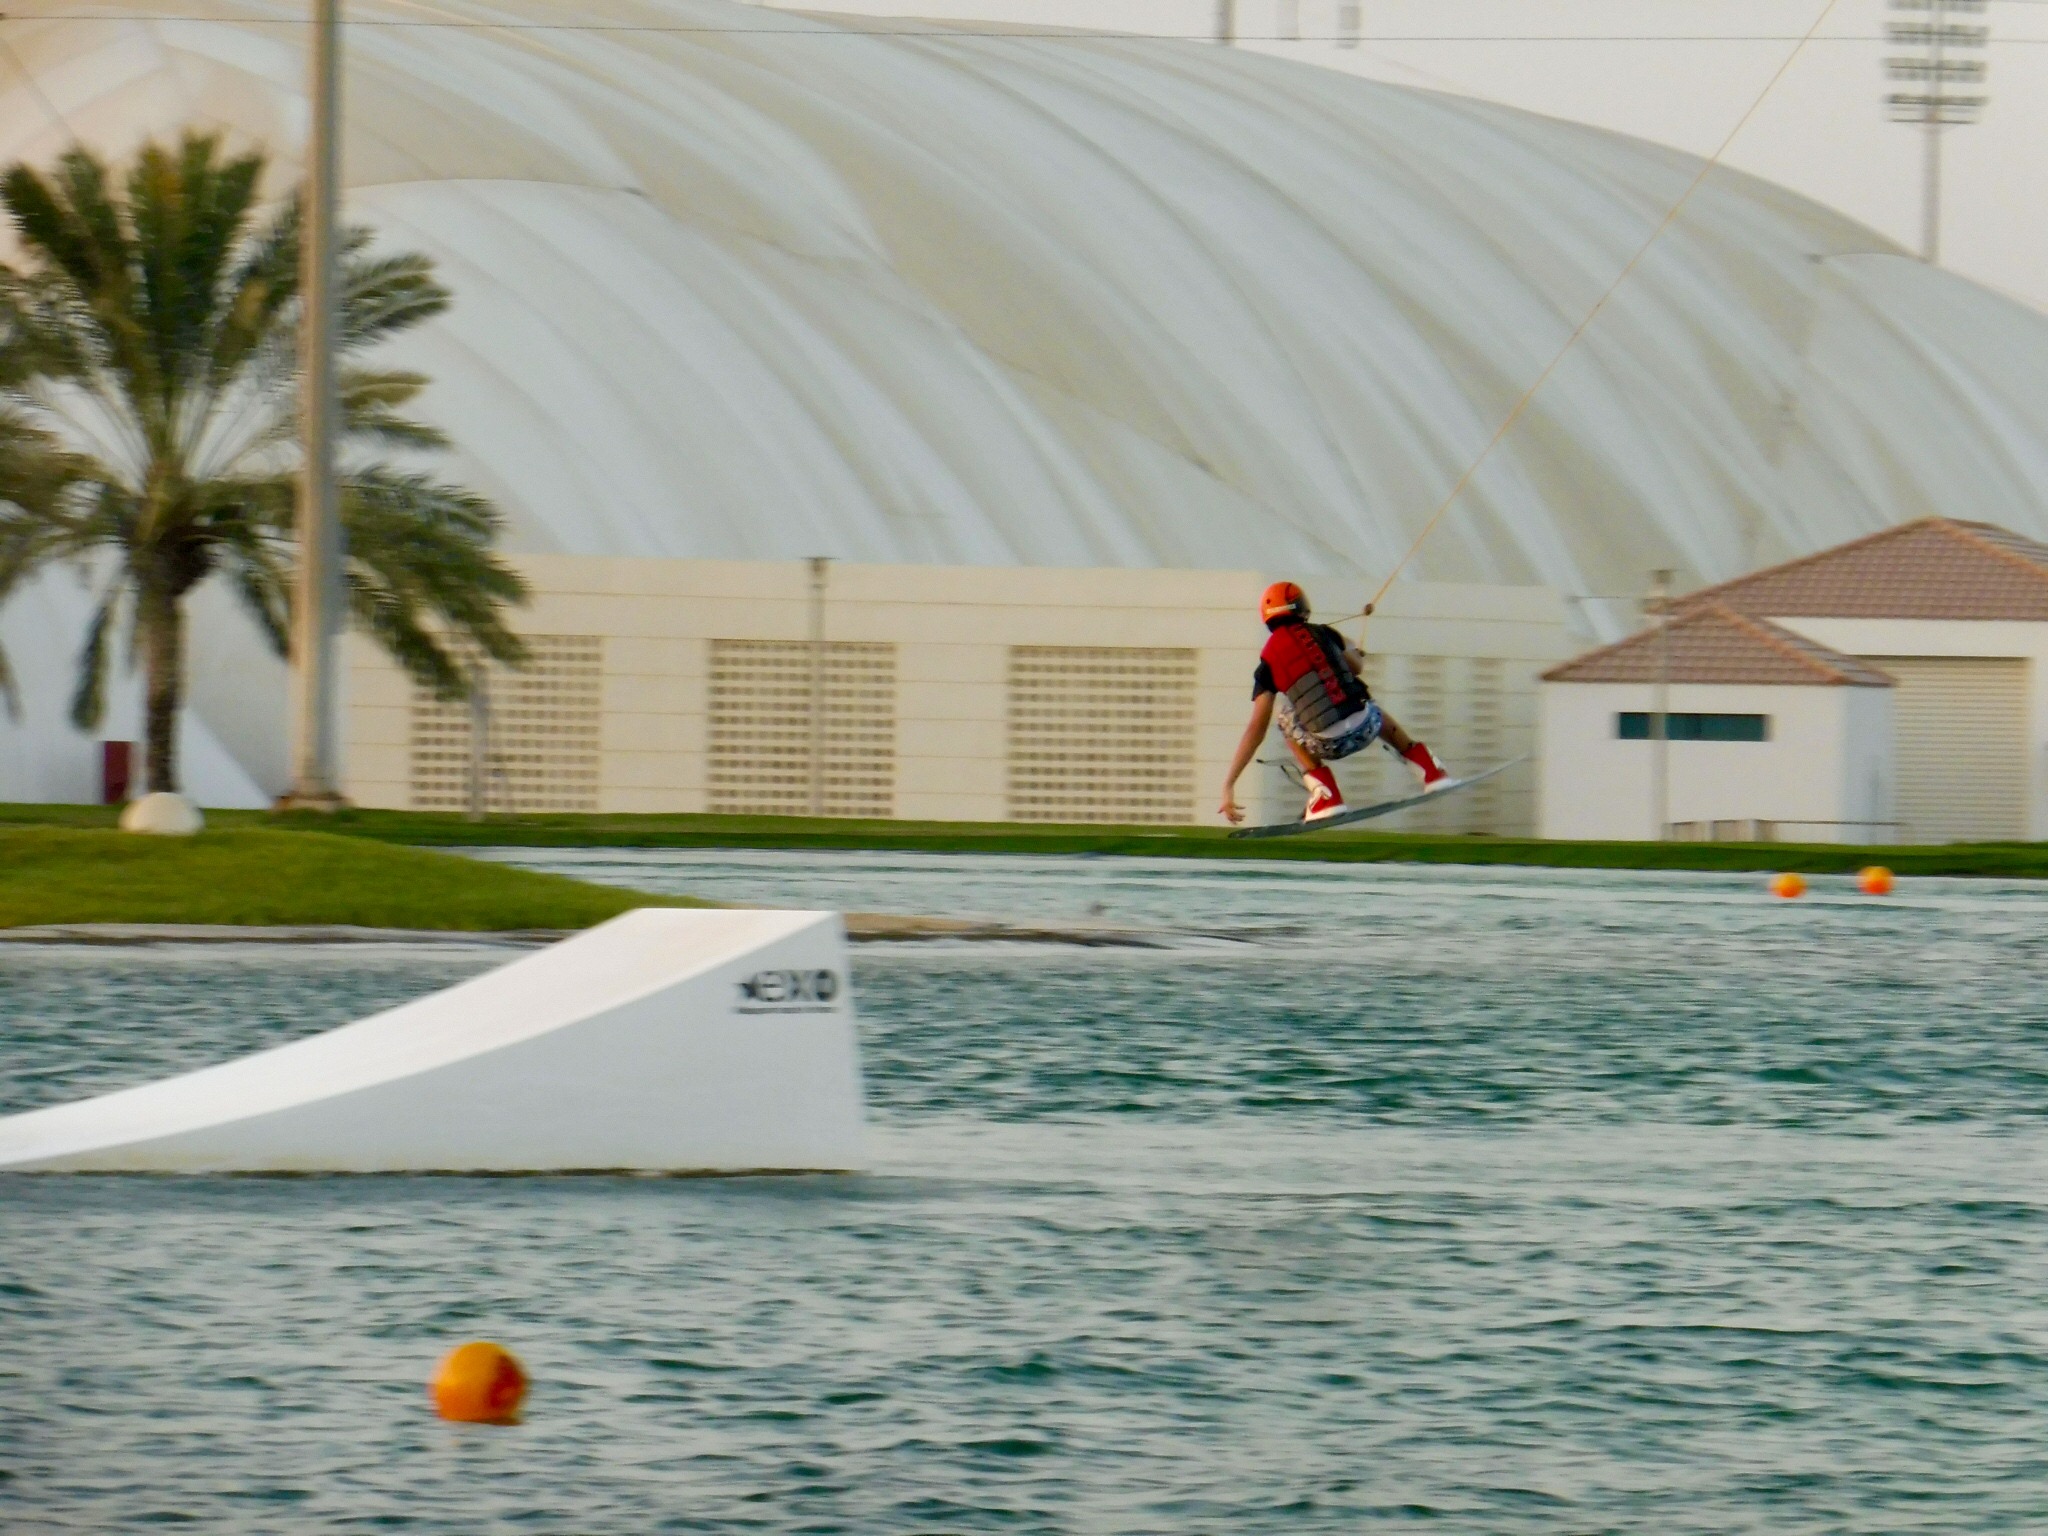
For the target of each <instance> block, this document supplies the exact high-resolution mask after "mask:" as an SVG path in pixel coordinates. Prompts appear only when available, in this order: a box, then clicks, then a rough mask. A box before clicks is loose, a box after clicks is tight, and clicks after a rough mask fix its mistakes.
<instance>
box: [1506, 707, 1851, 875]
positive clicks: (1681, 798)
mask: <svg viewBox="0 0 2048 1536" xmlns="http://www.w3.org/2000/svg"><path fill="white" fill-rule="evenodd" d="M1885 694H1886V690H1884V689H1882V688H1845V687H1756V686H1748V685H1736V684H1697V683H1695V684H1674V685H1673V686H1672V688H1671V696H1670V708H1671V712H1672V713H1673V714H1690V713H1701V714H1761V715H1767V716H1769V717H1770V727H1769V732H1770V739H1769V740H1768V741H1761V742H1742V741H1674V742H1671V743H1669V747H1668V750H1669V752H1670V789H1669V793H1670V807H1671V812H1670V819H1671V821H1672V822H1674V823H1686V822H1714V821H1769V822H1776V823H1778V824H1779V835H1780V836H1782V837H1785V838H1787V839H1792V840H1798V841H1811V842H1834V841H1848V842H1864V841H1869V840H1870V839H1871V838H1872V837H1873V836H1881V835H1882V834H1881V833H1877V832H1873V831H1872V830H1871V829H1869V828H1868V827H1867V826H1864V825H1861V823H1866V822H1870V821H1883V820H1886V819H1888V817H1889V801H1888V798H1887V797H1888V794H1889V788H1888V786H1889V785H1890V782H1891V774H1890V768H1889V760H1890V752H1891V715H1890V707H1889V706H1890V701H1889V699H1888V698H1886V697H1885ZM1655 703H1656V689H1655V688H1654V687H1653V686H1652V685H1651V684H1648V683H1545V684H1544V685H1543V688H1542V700H1541V710H1542V724H1541V729H1540V742H1541V746H1540V757H1541V762H1540V767H1541V785H1542V788H1541V797H1540V805H1541V810H1540V816H1539V826H1540V830H1541V835H1542V836H1544V837H1554V838H1595V839H1629V840H1646V839H1651V838H1654V837H1655V836H1656V835H1657V827H1656V819H1657V818H1656V811H1655V809H1654V808H1653V806H1652V804H1651V793H1652V773H1653V770H1652V767H1651V761H1652V755H1653V753H1654V752H1655V750H1656V744H1655V743H1654V742H1649V741H1622V740H1620V739H1619V738H1618V736H1617V735H1616V723H1615V716H1616V715H1617V714H1620V713H1622V712H1624V711H1631V710H1645V711H1647V710H1650V709H1652V708H1654V706H1655ZM1879 810H1882V811H1883V812H1884V814H1883V815H1881V816H1880V815H1877V814H1875V813H1876V812H1877V811H1879ZM1845 823H1853V824H1857V825H1843V824H1845Z"/></svg>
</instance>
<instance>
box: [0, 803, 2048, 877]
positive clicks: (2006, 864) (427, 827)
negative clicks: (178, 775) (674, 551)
mask: <svg viewBox="0 0 2048 1536" xmlns="http://www.w3.org/2000/svg"><path fill="white" fill-rule="evenodd" d="M10 821H13V822H19V823H38V824H44V825H63V826H79V827H87V826H93V827H98V826H112V825H113V822H114V812H112V811H110V810H103V809H101V808H100V807H97V806H20V805H16V806H0V828H4V827H6V826H7V825H8V824H9V822H10ZM208 824H209V826H214V827H226V828H256V827H264V828H273V829H279V830H286V829H288V830H292V831H300V830H303V831H309V832H320V833H326V834H328V835H330V836H337V837H343V838H352V839H358V840H369V841H373V842H380V843H402V844H411V845H414V846H418V847H433V846H442V847H461V846H470V847H493V846H496V847H506V846H518V847H530V848H592V847H612V848H844V849H871V850H876V851H914V852H932V853H1095V854H1106V853H1118V854H1138V855H1144V856H1150V857H1157V858H1200V859H1302V860H1311V861H1314V860H1325V861H1329V862H1332V863H1408V864H1528V865H1548V866H1552V867H1557V868H1567V869H1701V870H1732V871H1745V870H1778V869H1795V870H1799V871H1801V872H1802V873H1806V874H1829V873H1838V872H1846V871H1852V870H1856V869H1860V868H1862V867H1863V866H1864V865H1866V864H1884V865H1888V866H1889V867H1890V868H1892V869H1894V870H1896V871H1898V872H1899V873H1901V874H1918V875H1995V876H2000V877H2004V878H2009V879H2041V878H2044V877H2048V843H1955V844H1948V845H1943V846H1937V847H1927V846H1916V847H1906V848H1875V847H1871V848H1866V847H1850V846H1844V845H1841V844H1833V843H1595V842H1582V843H1567V842H1544V841H1541V840H1539V839H1536V838H1496V837H1429V836H1419V835H1413V834H1401V833H1388V832H1371V831H1362V832H1316V833H1311V834H1309V835H1307V836H1303V837H1294V838H1279V839H1264V840H1258V841H1237V842H1233V841H1232V840H1230V839H1229V838H1228V837H1226V836H1225V835H1224V833H1223V830H1222V829H1221V828H1217V827H1091V826H1038V825H1026V824H1018V823H1008V822H952V821H854V820H840V819H836V818H826V819H812V818H808V817H794V816H792V817H782V816H492V817H490V818H489V819H488V820H485V821H482V822H471V821H467V820H465V819H464V818H462V817H461V816H459V815H452V814H436V813H430V812H413V811H346V812H343V813H342V814H340V815H338V816H332V817H325V816H316V815H297V816H282V817H280V816H273V815H271V814H269V813H268V812H263V811H215V812H211V813H209V823H208Z"/></svg>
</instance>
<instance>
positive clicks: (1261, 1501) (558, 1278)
mask: <svg viewBox="0 0 2048 1536" xmlns="http://www.w3.org/2000/svg"><path fill="white" fill-rule="evenodd" d="M497 856H498V857H506V858H511V859H515V860H516V861H517V862H522V863H528V864H532V865H535V866H536V867H546V868H555V869H564V870H568V871H571V872H574V873H577V874H580V875H583V876H585V877H586V878H593V879H608V880H614V881H618V882H620V883H624V884H629V885H636V886H640V887H643V888H667V889H676V890H694V891H700V892H703V893H706V894H710V895H714V896H719V897H722V898H726V899H735V900H740V899H751V900H760V901H766V902H774V903H778V904H790V905H798V904H815V905H822V906H837V907H852V908H866V909H871V910H873V909H883V910H902V911H916V912H932V911H939V912H949V913H960V914H964V915H984V916H991V917H1005V918H1026V917H1028V918H1033V919H1092V920H1097V921H1104V922H1114V923H1125V924H1134V925H1143V926H1147V927H1151V928H1154V929H1157V930H1158V931H1159V932H1160V934H1161V943H1162V947H1160V948H1156V949H1147V950H1099V949H1086V950H1084V949H1072V948H1061V947H1035V946H981V947H949V946H933V947H921V946H875V947H864V948H863V949H861V950H860V951H859V952H858V954H857V958H856V973H857V982H858V987H859V1002H860V1008H861V1013H862V1028H863V1045H864V1051H865V1061H866V1068H867V1072H868V1086H869V1094H870V1100H871V1103H872V1106H873V1115H874V1120H875V1124H876V1134H875V1138H874V1139H875V1147H876V1154H877V1159H876V1161H877V1167H876V1171H875V1172H874V1173H873V1174H872V1175H869V1176H866V1177H862V1178H858V1179H786V1180H740V1181H673V1180H658V1179H581V1180H554V1179H474V1180H471V1179H388V1178H387V1179H356V1180H351V1179H297V1180H269V1179H260V1180H259V1179H251V1180H182V1181H170V1180H141V1179H93V1178H12V1179H0V1531H6V1532H8V1533H10V1536H11V1533H12V1532H14V1531H16V1530H20V1531H44V1530H50V1531H65V1530H76V1531H93V1532H111V1531H128V1530H143V1529H149V1528H152V1527H154V1526H158V1525H169V1524H184V1525H190V1526H194V1527H197V1528H200V1529H205V1530H208V1531H221V1532H234V1533H240V1532H275V1531H290V1532H298V1531H315V1530H328V1529H334V1530H351V1529H391V1530H400V1531H420V1532H436V1533H439V1532H450V1533H453V1532H464V1533H467V1532H476V1531H484V1530H506V1531H518V1530H530V1531H541V1532H561V1533H580V1536H598V1533H605V1536H609V1533H614V1532H616V1533H638V1532H649V1531H666V1530H677V1531H755V1530H758V1531H818V1532H826V1531H834V1532H869V1531H880V1532H896V1531H905V1532H909V1531H917V1532H944V1531H998V1530H1000V1531H1031V1532H1037V1531H1045V1532H1053V1531H1061V1532H1065V1531H1087V1532H1097V1531H1100V1532H1153V1531H1191V1532H1211V1531H1213V1532H1230V1533H1241V1532H1304V1531H1307V1532H1321V1531H1331V1532H1336V1531H1359V1530H1377V1529H1393V1528H1396V1527H1399V1528H1403V1529H1405V1528H1408V1527H1410V1526H1418V1525H1419V1526H1432V1527H1434V1528H1436V1529H1439V1530H1445V1531H1460V1532H1463V1531H1472V1532H1508V1533H1520V1532H1544V1533H1551V1532H1556V1533H1566V1532H1571V1533H1577V1532H1605V1531H1617V1532H1619V1531H1640V1532H1659V1533H1670V1532H1737V1531H1742V1532H1748V1531H1754V1532H1759V1533H1762V1532H1770V1533H1785V1532H1809V1531H1810V1532H1836V1531H1857V1532H1879V1531H1881V1532H1890V1531H1985V1532H1992V1531H1996V1532H2017V1531H2023V1530H2033V1529H2042V1528H2044V1527H2048V1027H2044V1023H2048V1005H2044V993H2043V983H2044V980H2048V893H2042V892H2039V891H2038V890H2037V889H2035V888H2031V887H2023V886H2001V885H1991V884H1966V883H1960V882H1956V883H1951V882H1938V881H1925V882H1910V883H1908V884H1907V885H1906V886H1904V887H1902V892H1901V894H1900V895H1899V896H1898V897H1895V898H1893V899H1891V900H1889V901H1885V902H1874V901H1870V900H1867V899H1864V898H1861V897H1856V896H1853V895H1852V894H1851V893H1850V892H1849V890H1848V888H1847V886H1846V884H1845V883H1833V882H1826V881H1823V882H1818V886H1819V889H1818V891H1817V894H1816V896H1815V897H1814V898H1811V899H1809V900H1807V901H1805V902H1801V903H1776V902H1772V901H1770V900H1769V899H1768V898H1766V897H1764V896H1762V895H1761V894H1760V890H1759V884H1760V883H1759V882H1757V881H1755V880H1753V879H1748V878H1744V879H1725V880H1724V879H1718V878H1712V877H1670V876H1626V875H1605V874H1602V875H1559V874H1548V873H1508V872H1502V871H1495V870H1488V871H1484V872H1480V871H1444V870H1430V871H1404V870H1389V869H1364V870H1343V869H1330V868H1323V869H1313V870H1311V869H1303V868H1301V867H1298V866H1265V865H1261V866H1235V865H1234V866H1228V867H1207V868H1205V867H1202V866H1196V865H1188V864H1180V863H1170V862H1158V863H1153V862H1140V861H1133V860H1057V859H1052V860H1020V859H980V858H932V857H913V856H895V855H887V856H870V855H804V856H801V857H795V858H791V857H784V856H769V855H711V854H671V853H662V854H644V853H627V854H619V853H606V854H591V853H582V852H577V853H549V854H535V853H533V852H531V851H522V852H520V853H517V854H506V855H497ZM503 958H504V952H503V951H492V950H490V949H487V948H485V947H482V946H475V947H451V948H446V949H411V948H408V949H400V948H389V949H386V948H373V949H319V950H303V951H281V950H275V949H152V950H124V951H107V950H75V949H0V1109H5V1110H14V1109H23V1108H28V1107H31V1106H33V1105H37V1104H44V1103H49V1102H54V1101H56V1100H60V1099H64V1098H70V1097H74V1096H77V1095H79V1094H82V1093H87V1092H95V1091H100V1090H103V1089H105V1088H109V1087H114V1086H120V1085H124V1084H128V1083H133V1082H139V1081H145V1080H148V1079H150V1078H153V1077H156V1076H160V1075H162V1074H163V1073H165V1072H168V1071H174V1070H181V1069H184V1068H187V1067H191V1066H197V1065H200V1064H203V1063H205V1062H208V1061H213V1060H218V1059H222V1058H224V1057H227V1056H232V1055H235V1054H237V1053H239V1052H241V1051H244V1050H247V1049H250V1048H252V1047H256V1046H260V1045H264V1044H271V1043H275V1042H277V1041H280V1040H283V1039H286V1038H289V1037H291V1036H293V1035H297V1034H301V1033H305V1032H308V1031H311V1030H315V1029H320V1028H325V1027H328V1026H329V1025H332V1024H335V1023H338V1022H341V1021H343V1020H345V1019H347V1018H351V1017H354V1016H357V1015H359V1014H361V1013H363V1012H365V1011H367V1010H369V1009H372V1008H375V1007H378V1006H382V1005H385V1004H388V1003H391V1002H395V1001H398V1000H400V999H403V998H405V997H409V996H413V995H416V994H418V993H420V992H423V991H427V990H430V989H433V988H437V987H441V986H445V985H447V984H448V983H450V982H452V981H455V980H457V979H459V978H460V977H462V976H465V975H469V974H472V973H473V972H475V971H476V970H478V969H480V968H482V967H484V966H487V965H490V964H493V963H496V962H498V961H500V960H502V959H503ZM467 1337H491V1338H497V1339H500V1340H502V1341H504V1342H505V1343H507V1344H509V1345H511V1346H512V1347H513V1348H514V1349H516V1350H517V1351H518V1352H519V1353H520V1354H521V1355H522V1356H523V1357H524V1358H525V1359H526V1361H527V1362H528V1364H529V1366H530V1367H531V1368H532V1369H533V1371H534V1373H535V1376H536V1378H537V1386H536V1389H535V1393H534V1396H533V1398H532V1400H531V1404H530V1411H529V1414H528V1419H527V1422H526V1423H525V1424H524V1425H523V1426H521V1427H520V1428H517V1429H514V1430H498V1431H492V1430H479V1429H466V1428H459V1427H454V1426H448V1425H444V1424H441V1423H440V1422H438V1421H437V1420H435V1419H434V1418H432V1417H431V1415H430V1414H429V1413H428V1412H427V1410H426V1406H425V1401H424V1396H423V1393H422V1390H421V1384H422V1382H423V1381H424V1379H425V1377H426V1375H427V1374H428V1372H429V1371H430V1370H431V1368H432V1365H433V1362H434V1360H435V1359H436V1357H437V1356H438V1355H439V1353H440V1352H441V1351H442V1350H443V1349H445V1348H446V1347H447V1346H448V1345H449V1344H451V1343H453V1342H455V1341H457V1340H460V1339H462V1338H467Z"/></svg>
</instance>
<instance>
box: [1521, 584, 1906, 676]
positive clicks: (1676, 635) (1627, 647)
mask: <svg viewBox="0 0 2048 1536" xmlns="http://www.w3.org/2000/svg"><path fill="white" fill-rule="evenodd" d="M1659 645H1660V641H1659V637H1658V631H1657V630H1656V628H1655V627H1654V626H1653V627H1652V628H1650V629H1646V630H1644V631H1642V632H1641V633H1640V634H1634V635H1630V636H1629V637H1628V639H1626V640H1623V641H1620V642H1618V643H1617V644H1614V645H1609V646H1604V647H1602V648H1601V649H1600V650H1597V651H1588V652H1587V653H1586V654H1585V655H1583V656H1579V657H1575V658H1574V659H1573V660H1571V661H1567V662H1565V663H1563V664H1562V665H1561V666H1555V667H1552V668H1551V669H1550V670H1549V671H1548V672H1546V673H1544V674H1543V680H1544V681H1545V682H1546V683H1654V682H1655V681H1656V680H1657V672H1658V664H1659ZM1671 681H1672V682H1674V683H1771V684H1793V685H1803V686H1807V687H1817V688H1841V687H1863V688H1889V687H1891V686H1892V680H1891V679H1890V678H1889V677H1887V676H1886V675H1885V674H1884V673H1882V672H1880V671H1878V669H1877V668H1875V667H1873V666H1871V665H1870V663H1868V662H1867V661H1859V660H1857V658H1855V657H1854V656H1844V655H1843V654H1842V653H1841V652H1839V651H1831V650H1829V649H1828V648H1827V647H1826V646H1824V645H1818V644H1816V643H1814V642H1813V641H1811V640H1808V639H1806V638H1804V637H1803V636H1800V635H1795V634H1793V633H1792V632H1791V631H1790V630H1788V629H1781V628H1779V627H1778V626H1777V625H1776V624H1773V623H1770V622H1769V621H1768V620H1765V619H1756V618H1751V617H1750V616H1748V615H1747V614H1741V613H1737V612H1736V611H1735V610H1734V609H1732V608H1729V607H1726V606H1724V605H1722V604H1720V603H1704V604H1700V605H1698V606H1696V607H1691V608H1688V609H1687V610H1686V611H1685V612H1683V613H1680V614H1678V615H1677V616H1675V617H1674V618H1673V619H1672V620H1671Z"/></svg>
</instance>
